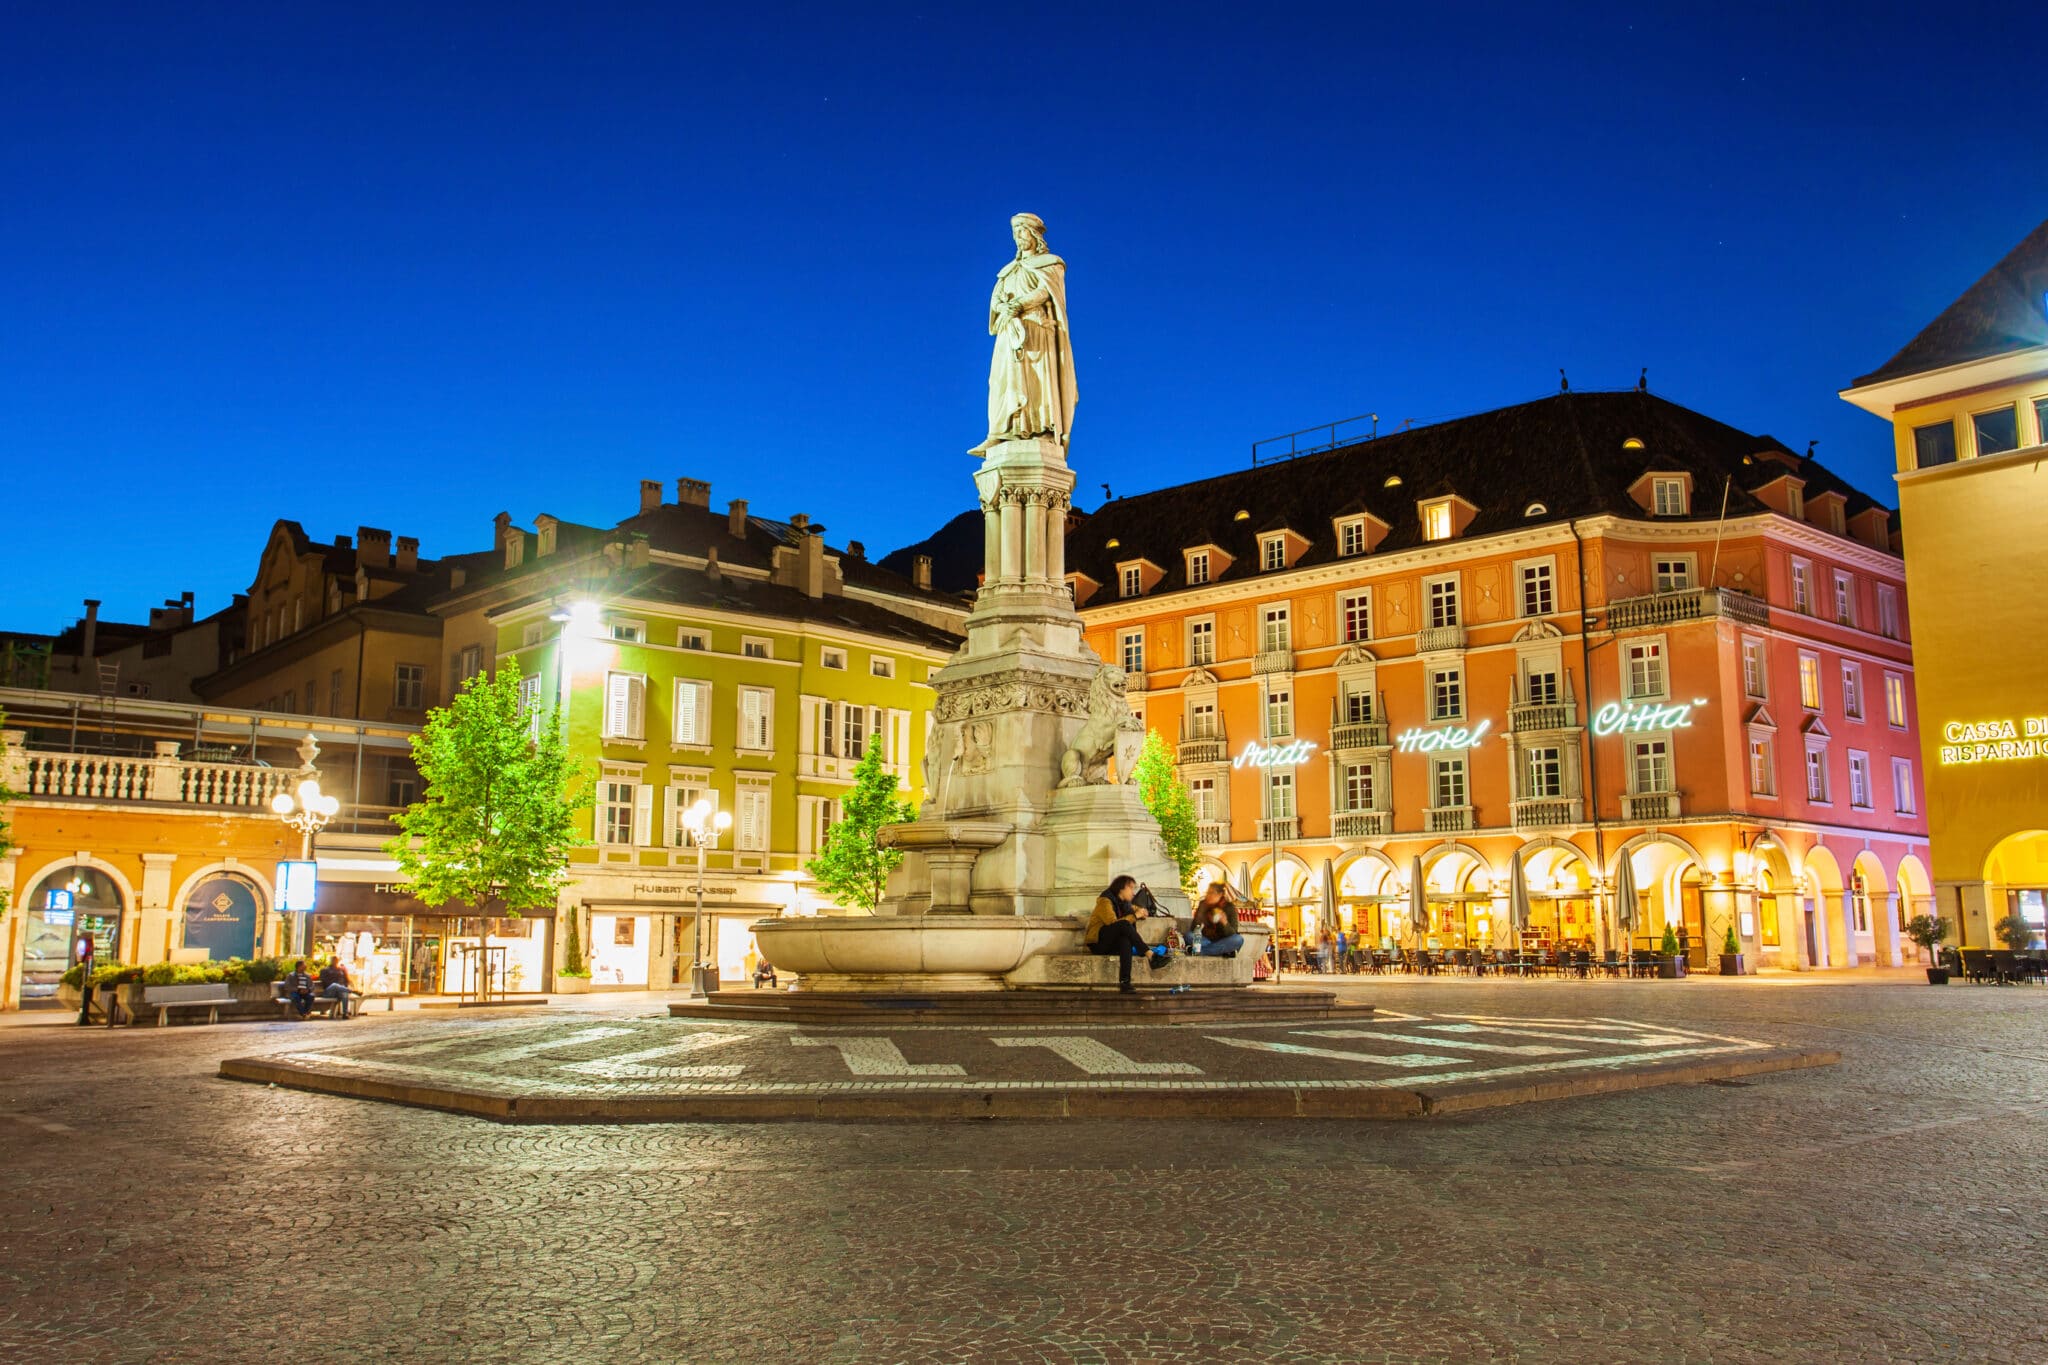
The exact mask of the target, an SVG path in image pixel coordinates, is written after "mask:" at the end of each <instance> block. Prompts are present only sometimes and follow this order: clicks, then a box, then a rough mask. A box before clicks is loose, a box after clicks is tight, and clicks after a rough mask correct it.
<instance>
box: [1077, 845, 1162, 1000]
mask: <svg viewBox="0 0 2048 1365" xmlns="http://www.w3.org/2000/svg"><path fill="white" fill-rule="evenodd" d="M1137 894H1138V879H1137V878H1136V877H1133V876H1130V875H1129V874H1128V873H1127V874H1125V875H1124V876H1121V877H1118V878H1117V879H1116V880H1115V881H1113V882H1111V883H1110V884H1109V886H1108V888H1107V889H1106V890H1104V891H1103V893H1102V894H1101V895H1100V896H1098V897H1096V898H1095V912H1094V913H1093V914H1091V915H1089V916H1088V927H1087V928H1086V929H1084V930H1082V932H1081V941H1082V942H1083V943H1085V944H1087V945H1088V951H1089V952H1091V953H1095V954H1097V955H1098V956H1107V955H1109V954H1111V953H1115V954H1116V988H1117V989H1118V990H1120V991H1135V990H1137V989H1138V988H1137V987H1136V986H1134V985H1132V984H1131V959H1132V958H1134V957H1137V956H1139V955H1140V954H1146V955H1147V960H1148V961H1149V962H1150V963H1151V965H1152V967H1153V969H1154V970H1157V969H1158V968H1160V967H1164V966H1165V965H1166V961H1167V957H1166V949H1165V948H1164V947H1160V948H1157V949H1151V948H1147V947H1146V946H1145V940H1144V939H1143V938H1142V937H1140V936H1139V934H1138V921H1139V920H1141V919H1143V918H1145V909H1144V907H1143V906H1138V905H1133V904H1131V898H1132V897H1133V896H1136V895H1137Z"/></svg>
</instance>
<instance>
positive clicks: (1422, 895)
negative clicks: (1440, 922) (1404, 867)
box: [1408, 853, 1429, 948]
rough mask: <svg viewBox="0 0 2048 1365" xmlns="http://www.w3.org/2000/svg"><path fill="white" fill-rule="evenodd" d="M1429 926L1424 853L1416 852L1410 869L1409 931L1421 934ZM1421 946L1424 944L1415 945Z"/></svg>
mask: <svg viewBox="0 0 2048 1365" xmlns="http://www.w3.org/2000/svg"><path fill="white" fill-rule="evenodd" d="M1428 927H1429V896H1428V889H1427V888H1426V887H1424V886H1423V884H1422V855H1421V854H1419V853H1418V854H1416V855H1415V861H1414V863H1413V864H1411V865H1410V867H1409V869H1408V931H1409V932H1410V933H1413V934H1420V933H1421V932H1422V931H1423V930H1424V929H1427V928H1428ZM1415 946H1416V947H1418V948H1420V947H1421V946H1422V944H1421V943H1420V942H1417V944H1416V945H1415Z"/></svg>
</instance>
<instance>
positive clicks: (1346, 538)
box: [1337, 517, 1365, 559]
mask: <svg viewBox="0 0 2048 1365" xmlns="http://www.w3.org/2000/svg"><path fill="white" fill-rule="evenodd" d="M1364 553H1365V518H1364V517H1346V518H1345V519H1344V520H1342V521H1340V522H1338V523H1337V554H1338V555H1339V556H1340V557H1341V558H1344V559H1353V558H1356V557H1357V556H1359V555H1362V554H1364Z"/></svg>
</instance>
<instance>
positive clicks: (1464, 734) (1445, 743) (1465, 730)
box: [1394, 720, 1493, 754]
mask: <svg viewBox="0 0 2048 1365" xmlns="http://www.w3.org/2000/svg"><path fill="white" fill-rule="evenodd" d="M1492 728H1493V722H1492V721H1490V720H1482V721H1480V722H1479V723H1478V724H1477V725H1473V726H1464V725H1444V726H1439V727H1438V728H1436V729H1434V730H1424V729H1422V728H1421V727H1420V726H1417V727H1415V728H1413V729H1408V730H1403V731H1402V732H1401V733H1400V734H1399V735H1398V736H1397V737H1396V738H1395V740H1394V747H1395V748H1397V749H1399V750H1400V751H1401V752H1402V753H1404V754H1435V753H1442V752H1444V751H1445V750H1447V749H1475V748H1477V747H1479V741H1480V740H1482V739H1484V738H1486V732H1487V731H1488V730H1490V729H1492Z"/></svg>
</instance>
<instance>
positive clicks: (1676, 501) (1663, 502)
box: [1650, 479, 1686, 517]
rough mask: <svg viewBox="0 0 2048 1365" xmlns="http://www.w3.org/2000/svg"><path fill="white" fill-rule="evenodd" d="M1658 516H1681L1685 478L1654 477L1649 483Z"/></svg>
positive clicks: (1682, 513) (1683, 505)
mask: <svg viewBox="0 0 2048 1365" xmlns="http://www.w3.org/2000/svg"><path fill="white" fill-rule="evenodd" d="M1650 487H1651V489H1652V490H1653V495H1654V498H1655V502H1656V509H1657V515H1658V516H1660V517H1682V516H1684V515H1685V502H1686V499H1685V480H1684V479H1655V480H1652V481H1651V485H1650Z"/></svg>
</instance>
